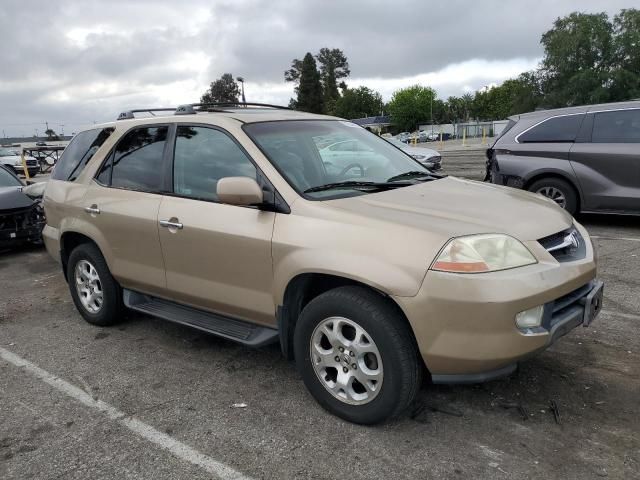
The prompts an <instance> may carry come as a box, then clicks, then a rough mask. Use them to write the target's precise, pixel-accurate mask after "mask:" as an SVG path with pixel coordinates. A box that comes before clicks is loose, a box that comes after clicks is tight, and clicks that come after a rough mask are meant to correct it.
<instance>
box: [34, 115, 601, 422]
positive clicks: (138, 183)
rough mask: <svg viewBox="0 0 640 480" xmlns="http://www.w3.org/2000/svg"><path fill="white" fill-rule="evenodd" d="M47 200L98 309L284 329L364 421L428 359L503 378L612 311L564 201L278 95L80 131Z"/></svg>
mask: <svg viewBox="0 0 640 480" xmlns="http://www.w3.org/2000/svg"><path fill="white" fill-rule="evenodd" d="M163 111H164V113H163ZM150 113H153V114H154V116H150V115H149V114H150ZM345 142H347V144H348V146H349V148H345V145H346V144H345ZM336 144H339V145H341V148H340V149H339V150H332V146H333V145H336ZM44 206H45V211H46V216H47V225H46V227H45V229H44V232H43V235H44V239H45V243H46V246H47V249H48V251H49V253H50V254H51V255H52V256H53V257H54V258H56V259H57V260H59V261H60V263H61V264H62V268H63V270H64V273H65V277H66V279H67V282H68V283H69V289H70V292H71V296H72V297H73V301H74V303H75V305H76V307H77V308H78V310H79V312H80V313H81V314H82V316H83V317H84V318H85V319H86V320H87V321H88V322H90V323H92V324H96V325H110V324H113V323H115V322H117V321H119V320H120V319H122V318H123V316H124V315H125V307H126V308H128V309H132V310H136V311H139V312H143V313H146V314H149V315H153V316H155V317H160V318H163V319H166V320H169V321H173V322H177V323H181V324H184V325H188V326H191V327H194V328H197V329H200V330H202V331H205V332H209V333H212V334H215V335H219V336H221V337H224V338H227V339H230V340H234V341H237V342H240V343H244V344H246V345H248V346H261V345H265V344H268V343H271V342H279V343H280V346H281V348H282V351H283V353H284V354H285V355H286V356H287V357H288V358H295V361H296V364H297V367H298V369H299V372H300V375H301V376H302V378H303V380H304V383H305V384H306V386H307V388H308V389H309V391H310V392H311V394H312V395H313V396H314V397H315V399H316V400H317V401H318V402H319V403H320V404H321V405H322V406H323V407H324V408H326V409H327V410H329V411H331V412H333V413H334V414H336V415H338V416H340V417H342V418H345V419H347V420H350V421H353V422H358V423H375V422H380V421H382V420H384V419H386V418H389V417H392V416H395V415H398V414H400V413H401V412H402V411H403V410H404V409H406V408H407V406H408V405H409V404H410V403H411V402H412V400H413V399H414V398H415V396H416V393H417V392H418V389H419V387H420V384H421V380H422V377H423V375H425V374H426V375H428V376H430V378H431V380H432V381H433V382H440V383H453V382H458V383H459V382H480V381H485V380H489V379H492V378H496V377H498V376H502V375H507V374H509V373H511V372H512V371H513V370H514V369H515V368H516V364H517V362H518V361H519V360H521V359H523V358H526V357H528V356H530V355H531V354H533V353H535V352H539V351H541V350H543V349H545V348H546V347H548V346H549V345H550V344H551V343H553V342H554V341H555V340H557V339H558V338H559V337H561V336H562V335H564V334H566V333H567V332H569V331H570V330H571V329H573V328H574V327H576V326H578V325H584V326H587V325H588V324H589V323H590V322H591V321H592V320H593V319H594V318H595V316H596V314H597V313H598V311H599V310H600V307H601V301H602V287H603V285H602V283H601V282H599V281H597V280H596V279H595V277H596V262H595V258H594V250H593V245H592V243H591V241H590V239H589V236H588V234H587V232H586V231H585V229H584V228H583V227H582V226H581V225H580V224H578V223H577V222H575V221H574V220H573V218H572V217H571V215H569V214H568V213H567V212H565V211H564V210H562V209H561V208H559V207H558V206H557V205H555V203H554V202H553V201H551V200H548V199H546V198H544V197H542V196H540V195H535V194H532V193H528V192H522V191H518V190H514V189H510V188H506V187H500V186H496V185H490V184H483V183H478V182H472V181H467V180H462V179H458V178H453V177H444V176H440V175H436V174H434V173H433V172H431V171H429V170H427V169H426V168H425V167H424V166H422V165H421V164H420V163H419V162H417V161H416V160H414V159H413V158H411V157H410V156H409V155H407V154H405V153H403V152H402V150H400V149H398V148H396V147H395V146H394V145H392V144H391V143H389V142H387V141H385V140H384V139H382V138H380V137H378V136H376V135H374V134H372V133H370V132H368V131H366V130H365V129H363V128H360V127H358V126H357V125H355V124H353V123H351V122H348V121H344V120H341V119H338V118H333V117H327V116H322V115H311V114H307V113H302V112H296V111H291V110H288V109H285V108H281V107H280V108H277V107H272V106H267V105H260V104H242V105H240V104H206V105H202V104H194V105H184V106H181V107H178V108H177V109H173V108H172V109H152V110H139V111H130V112H124V113H122V114H121V115H120V117H119V119H118V120H117V121H116V122H113V123H110V124H105V125H101V126H94V127H93V128H92V129H90V130H86V131H83V132H81V133H79V134H77V135H76V136H75V138H74V139H73V140H72V142H71V143H70V144H69V146H68V147H67V149H66V150H65V152H64V155H63V156H62V158H61V160H60V162H59V164H58V165H57V166H56V168H55V170H54V172H53V175H52V178H51V180H50V182H49V183H48V185H47V188H46V192H45V196H44Z"/></svg>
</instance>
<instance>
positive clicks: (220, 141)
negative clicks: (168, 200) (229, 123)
mask: <svg viewBox="0 0 640 480" xmlns="http://www.w3.org/2000/svg"><path fill="white" fill-rule="evenodd" d="M225 177H251V178H256V167H255V166H254V165H253V163H251V160H249V158H248V157H247V155H246V154H245V153H244V152H243V151H242V150H241V149H240V147H239V146H238V145H237V144H236V143H235V142H234V141H233V140H232V139H231V138H229V136H227V135H226V134H225V133H223V132H221V131H219V130H214V129H212V128H206V127H188V126H180V127H178V132H177V136H176V148H175V157H174V162H173V191H174V193H176V194H178V195H182V196H185V197H191V198H199V199H203V200H213V201H217V199H218V196H217V195H216V187H217V184H218V180H220V179H221V178H225Z"/></svg>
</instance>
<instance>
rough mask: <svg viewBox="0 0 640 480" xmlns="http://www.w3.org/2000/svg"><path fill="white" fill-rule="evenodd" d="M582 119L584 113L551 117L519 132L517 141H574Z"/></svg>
mask: <svg viewBox="0 0 640 480" xmlns="http://www.w3.org/2000/svg"><path fill="white" fill-rule="evenodd" d="M583 119H584V114H582V113H581V114H577V115H564V116H562V117H552V118H549V119H547V120H545V121H543V122H542V123H540V124H538V125H536V126H534V127H533V128H531V129H530V130H527V131H525V132H524V133H521V134H520V135H519V136H518V137H517V140H518V142H519V143H558V142H574V141H575V139H576V136H577V135H578V130H579V129H580V125H581V124H582V120H583Z"/></svg>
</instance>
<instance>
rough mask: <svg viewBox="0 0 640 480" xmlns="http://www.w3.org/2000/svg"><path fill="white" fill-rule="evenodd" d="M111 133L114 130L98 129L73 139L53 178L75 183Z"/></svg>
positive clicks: (81, 133) (52, 175)
mask: <svg viewBox="0 0 640 480" xmlns="http://www.w3.org/2000/svg"><path fill="white" fill-rule="evenodd" d="M111 132H113V128H96V129H94V130H87V131H85V132H80V133H79V134H77V135H76V136H75V137H73V140H71V143H69V145H68V146H67V148H65V149H64V152H63V154H62V157H60V160H58V163H57V164H56V167H55V168H54V169H53V173H52V174H51V178H53V179H55V180H67V181H70V182H73V181H74V180H75V179H76V178H78V175H80V173H81V172H82V170H84V167H85V166H86V165H87V163H88V162H89V160H91V157H93V155H94V154H95V153H96V152H97V151H98V149H99V148H100V147H101V146H102V144H103V143H104V142H105V140H106V139H107V138H109V135H111Z"/></svg>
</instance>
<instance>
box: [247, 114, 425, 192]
mask: <svg viewBox="0 0 640 480" xmlns="http://www.w3.org/2000/svg"><path fill="white" fill-rule="evenodd" d="M243 128H244V129H245V131H246V132H247V133H248V134H249V135H250V136H251V138H252V139H253V140H254V142H255V143H256V144H257V145H258V146H259V147H260V148H261V149H262V151H263V152H264V153H265V154H266V155H267V157H269V159H270V160H271V162H272V163H273V164H274V165H275V166H276V168H277V169H278V170H279V171H280V172H281V173H282V175H283V176H284V177H285V179H286V180H287V181H288V182H289V183H290V184H291V186H292V187H293V188H294V189H295V190H296V191H297V192H298V193H301V194H304V195H308V196H309V197H310V198H313V199H322V198H338V197H341V196H353V195H362V194H365V193H371V192H373V191H374V189H375V188H376V187H380V188H391V187H392V186H393V187H401V186H406V182H404V183H402V184H400V183H393V185H390V182H394V181H395V180H396V179H397V178H398V176H399V175H403V174H404V175H408V174H412V175H409V176H407V177H406V178H407V181H408V180H409V179H410V178H411V177H412V176H417V177H420V176H423V177H426V176H429V175H430V172H429V170H427V169H426V168H425V167H424V166H422V165H421V164H420V163H418V162H417V161H415V160H414V159H413V158H411V157H410V156H409V155H407V154H406V153H404V152H402V151H401V150H398V149H397V148H396V147H394V146H393V145H390V144H389V143H388V142H387V141H385V140H384V139H383V138H380V137H378V136H377V135H372V134H371V133H370V132H367V131H366V130H365V129H364V128H361V127H359V126H357V125H355V124H352V123H350V122H344V121H339V120H288V121H279V122H260V123H251V124H247V125H245V126H244V127H243ZM343 146H344V147H345V148H341V147H343ZM403 178H404V177H403ZM345 182H346V185H345ZM332 183H340V184H341V185H339V186H338V189H325V190H322V191H318V188H322V187H323V186H325V187H326V186H328V185H330V184H332ZM354 183H360V184H364V185H353V184H354ZM350 184H352V185H353V188H350ZM363 187H364V188H363ZM369 187H370V188H369ZM314 190H315V191H314Z"/></svg>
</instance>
